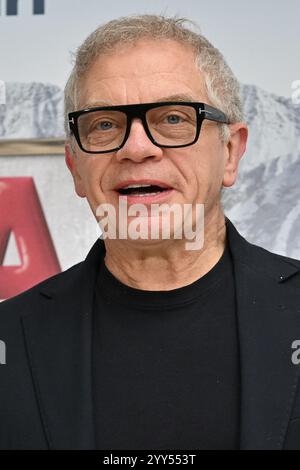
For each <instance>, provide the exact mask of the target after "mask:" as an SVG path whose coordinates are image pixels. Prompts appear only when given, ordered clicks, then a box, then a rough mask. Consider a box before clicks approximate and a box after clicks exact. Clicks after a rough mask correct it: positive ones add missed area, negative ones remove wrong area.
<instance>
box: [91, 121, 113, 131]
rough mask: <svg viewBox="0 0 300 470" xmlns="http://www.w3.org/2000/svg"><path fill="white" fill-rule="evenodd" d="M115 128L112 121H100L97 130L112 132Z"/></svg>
mask: <svg viewBox="0 0 300 470" xmlns="http://www.w3.org/2000/svg"><path fill="white" fill-rule="evenodd" d="M112 127H113V125H112V122H110V121H99V122H97V123H96V125H95V128H96V129H98V130H100V131H105V130H110V129H111V128H112Z"/></svg>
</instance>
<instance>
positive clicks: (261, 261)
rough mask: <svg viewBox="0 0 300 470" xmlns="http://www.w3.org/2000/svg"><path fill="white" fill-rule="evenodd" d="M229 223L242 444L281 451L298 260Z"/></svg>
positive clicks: (298, 328) (291, 371)
mask: <svg viewBox="0 0 300 470" xmlns="http://www.w3.org/2000/svg"><path fill="white" fill-rule="evenodd" d="M226 224H227V229H228V230H227V234H228V240H229V246H230V250H231V253H232V257H233V263H234V273H235V282H236V301H237V317H238V330H239V340H240V360H241V428H240V432H241V434H240V436H241V440H240V447H241V449H281V448H283V446H284V439H285V436H286V432H287V427H288V422H289V418H290V414H291V411H292V406H293V401H294V397H295V393H296V386H297V383H298V378H299V367H297V366H295V365H293V363H292V360H291V356H292V352H293V350H292V348H291V346H292V343H293V341H294V340H295V339H300V291H299V288H298V289H297V288H296V287H295V285H293V284H294V283H293V281H292V276H293V275H294V274H295V273H298V272H299V267H300V263H299V264H297V262H295V263H292V262H290V261H285V260H283V259H282V258H276V257H270V256H269V254H268V253H266V252H265V251H264V250H263V249H261V248H258V247H255V246H253V245H251V244H250V243H248V242H247V241H246V240H245V239H244V238H243V237H242V236H241V235H240V234H239V233H238V231H237V230H236V228H235V227H234V226H233V224H232V223H231V222H230V220H229V219H228V218H226Z"/></svg>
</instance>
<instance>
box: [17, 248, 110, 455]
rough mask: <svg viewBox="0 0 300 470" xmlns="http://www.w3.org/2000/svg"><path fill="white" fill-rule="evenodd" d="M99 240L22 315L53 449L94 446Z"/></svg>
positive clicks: (47, 435) (38, 398) (46, 429)
mask: <svg viewBox="0 0 300 470" xmlns="http://www.w3.org/2000/svg"><path fill="white" fill-rule="evenodd" d="M102 250H103V242H101V241H100V240H97V241H96V243H95V244H94V245H93V247H92V249H91V250H90V252H89V254H88V256H87V258H86V260H85V261H84V262H83V263H80V265H76V266H74V267H73V268H71V270H70V274H69V276H67V274H66V273H62V274H61V281H60V280H59V279H57V277H55V278H54V282H53V283H52V281H51V278H50V279H49V282H46V285H45V286H44V287H43V288H42V289H41V291H40V295H39V298H38V300H37V304H36V308H35V309H34V311H33V312H32V314H29V315H24V316H23V318H22V321H23V328H24V334H25V341H26V346H27V351H28V356H29V362H30V366H31V372H32V376H33V382H34V386H35V391H36V396H37V400H38V403H39V407H40V413H41V419H42V422H43V425H44V429H45V433H46V437H47V441H48V446H49V448H50V449H94V448H95V441H94V423H93V404H92V376H91V340H92V308H93V291H94V282H95V279H96V273H97V267H98V266H99V263H100V259H101V256H103V252H102Z"/></svg>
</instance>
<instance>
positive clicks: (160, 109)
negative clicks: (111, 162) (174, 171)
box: [68, 101, 229, 154]
mask: <svg viewBox="0 0 300 470" xmlns="http://www.w3.org/2000/svg"><path fill="white" fill-rule="evenodd" d="M68 117H69V127H70V132H71V135H74V137H75V139H76V141H77V143H78V145H79V147H80V148H81V150H83V151H84V152H87V153H92V154H96V153H108V152H114V151H117V150H119V149H120V148H122V147H123V145H124V144H125V142H126V140H127V138H128V136H129V133H130V129H131V122H132V119H133V118H138V119H140V120H141V121H142V123H143V126H144V129H145V132H146V134H147V136H148V137H149V139H150V140H151V142H152V143H153V144H154V145H157V146H158V147H167V148H178V147H187V146H189V145H193V144H194V143H195V142H196V141H197V140H198V138H199V134H200V130H201V126H202V122H203V120H204V119H208V120H209V121H215V122H218V123H223V124H229V120H228V118H227V116H226V115H225V114H224V113H223V112H222V111H220V110H219V109H217V108H213V107H212V106H210V105H208V104H205V103H198V102H182V101H180V102H179V101H164V102H159V103H141V104H128V105H120V106H101V107H95V108H88V109H82V110H80V111H75V112H72V113H69V114H68Z"/></svg>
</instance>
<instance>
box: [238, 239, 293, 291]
mask: <svg viewBox="0 0 300 470" xmlns="http://www.w3.org/2000/svg"><path fill="white" fill-rule="evenodd" d="M247 245H248V253H247V261H246V264H247V265H248V266H250V267H252V268H253V269H255V270H257V271H259V272H261V273H264V274H267V275H270V276H271V277H273V278H275V279H277V280H278V282H280V283H282V282H283V283H284V282H285V281H287V280H288V281H289V282H288V284H289V286H291V287H292V286H293V287H296V288H300V260H299V259H297V258H292V257H290V256H285V255H281V254H278V253H274V252H273V251H270V250H268V249H266V248H264V247H262V246H259V245H255V244H253V243H250V242H249V241H248V242H247Z"/></svg>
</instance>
